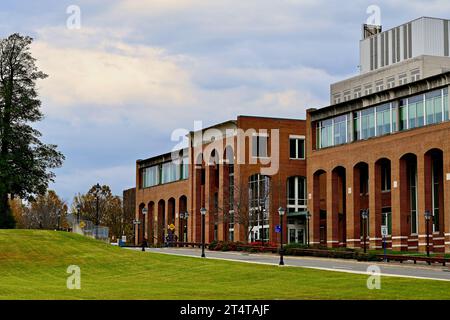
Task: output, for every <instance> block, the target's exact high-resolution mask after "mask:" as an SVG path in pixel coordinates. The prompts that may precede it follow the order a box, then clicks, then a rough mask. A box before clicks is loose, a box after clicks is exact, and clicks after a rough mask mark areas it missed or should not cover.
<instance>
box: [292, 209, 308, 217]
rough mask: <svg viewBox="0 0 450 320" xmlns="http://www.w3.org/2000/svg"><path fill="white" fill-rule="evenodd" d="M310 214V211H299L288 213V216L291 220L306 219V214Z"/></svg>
mask: <svg viewBox="0 0 450 320" xmlns="http://www.w3.org/2000/svg"><path fill="white" fill-rule="evenodd" d="M307 213H308V211H306V210H305V211H297V212H288V213H287V216H288V217H289V218H292V217H306V214H307Z"/></svg>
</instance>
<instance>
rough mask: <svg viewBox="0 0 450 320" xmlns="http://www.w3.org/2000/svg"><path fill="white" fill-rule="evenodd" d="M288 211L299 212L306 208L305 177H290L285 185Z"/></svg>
mask: <svg viewBox="0 0 450 320" xmlns="http://www.w3.org/2000/svg"><path fill="white" fill-rule="evenodd" d="M287 197H288V199H287V209H288V212H300V211H304V210H306V208H307V195H306V178H304V177H290V178H289V179H288V185H287Z"/></svg>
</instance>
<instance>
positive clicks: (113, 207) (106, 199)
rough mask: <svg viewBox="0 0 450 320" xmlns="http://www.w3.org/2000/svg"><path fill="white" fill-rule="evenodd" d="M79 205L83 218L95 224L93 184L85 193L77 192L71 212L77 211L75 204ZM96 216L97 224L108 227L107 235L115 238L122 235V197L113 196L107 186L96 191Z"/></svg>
mask: <svg viewBox="0 0 450 320" xmlns="http://www.w3.org/2000/svg"><path fill="white" fill-rule="evenodd" d="M78 205H80V206H81V207H80V209H81V214H82V216H83V219H86V220H89V221H92V222H93V223H94V224H97V196H96V189H95V186H93V187H92V188H91V189H90V190H89V191H88V192H87V193H86V194H83V195H82V194H78V195H77V196H75V198H74V201H73V208H72V212H76V211H77V209H76V208H77V206H78ZM98 208H99V209H98V216H99V221H98V224H99V225H104V226H107V227H108V228H109V235H110V236H111V237H114V238H117V237H119V236H121V235H122V219H123V209H122V199H121V198H120V197H119V196H115V195H113V194H112V192H111V188H110V187H109V186H106V185H104V186H102V187H101V189H100V192H99V193H98Z"/></svg>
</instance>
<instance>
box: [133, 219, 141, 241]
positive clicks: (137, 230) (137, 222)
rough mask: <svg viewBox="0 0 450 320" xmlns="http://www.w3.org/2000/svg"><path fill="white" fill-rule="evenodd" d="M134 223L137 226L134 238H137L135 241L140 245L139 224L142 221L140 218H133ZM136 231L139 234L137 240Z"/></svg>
mask: <svg viewBox="0 0 450 320" xmlns="http://www.w3.org/2000/svg"><path fill="white" fill-rule="evenodd" d="M133 224H134V225H135V226H136V227H135V228H134V232H135V234H134V237H135V238H134V239H135V241H136V242H135V243H136V246H138V241H139V225H140V224H141V222H140V221H139V220H137V219H135V220H133ZM136 233H137V234H138V239H137V240H136Z"/></svg>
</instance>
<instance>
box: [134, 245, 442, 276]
mask: <svg viewBox="0 0 450 320" xmlns="http://www.w3.org/2000/svg"><path fill="white" fill-rule="evenodd" d="M134 250H140V249H138V248H135V249H134ZM146 251H147V252H155V253H163V254H171V255H180V256H189V257H200V254H201V251H200V249H185V248H147V249H146ZM206 257H207V259H220V260H231V261H240V262H246V263H259V264H270V265H278V262H279V256H277V255H271V254H246V253H240V252H215V251H206ZM284 263H285V265H286V266H291V267H303V268H312V269H320V270H329V271H337V272H348V273H357V274H365V275H367V274H368V272H367V268H368V267H369V266H373V265H377V266H379V267H380V270H381V274H382V275H383V276H396V277H407V278H423V279H433V280H443V281H450V268H448V267H443V266H438V265H435V266H427V265H426V264H424V265H413V264H402V265H400V264H399V263H389V264H388V263H374V262H357V261H354V260H340V259H324V258H312V257H285V258H284Z"/></svg>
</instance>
